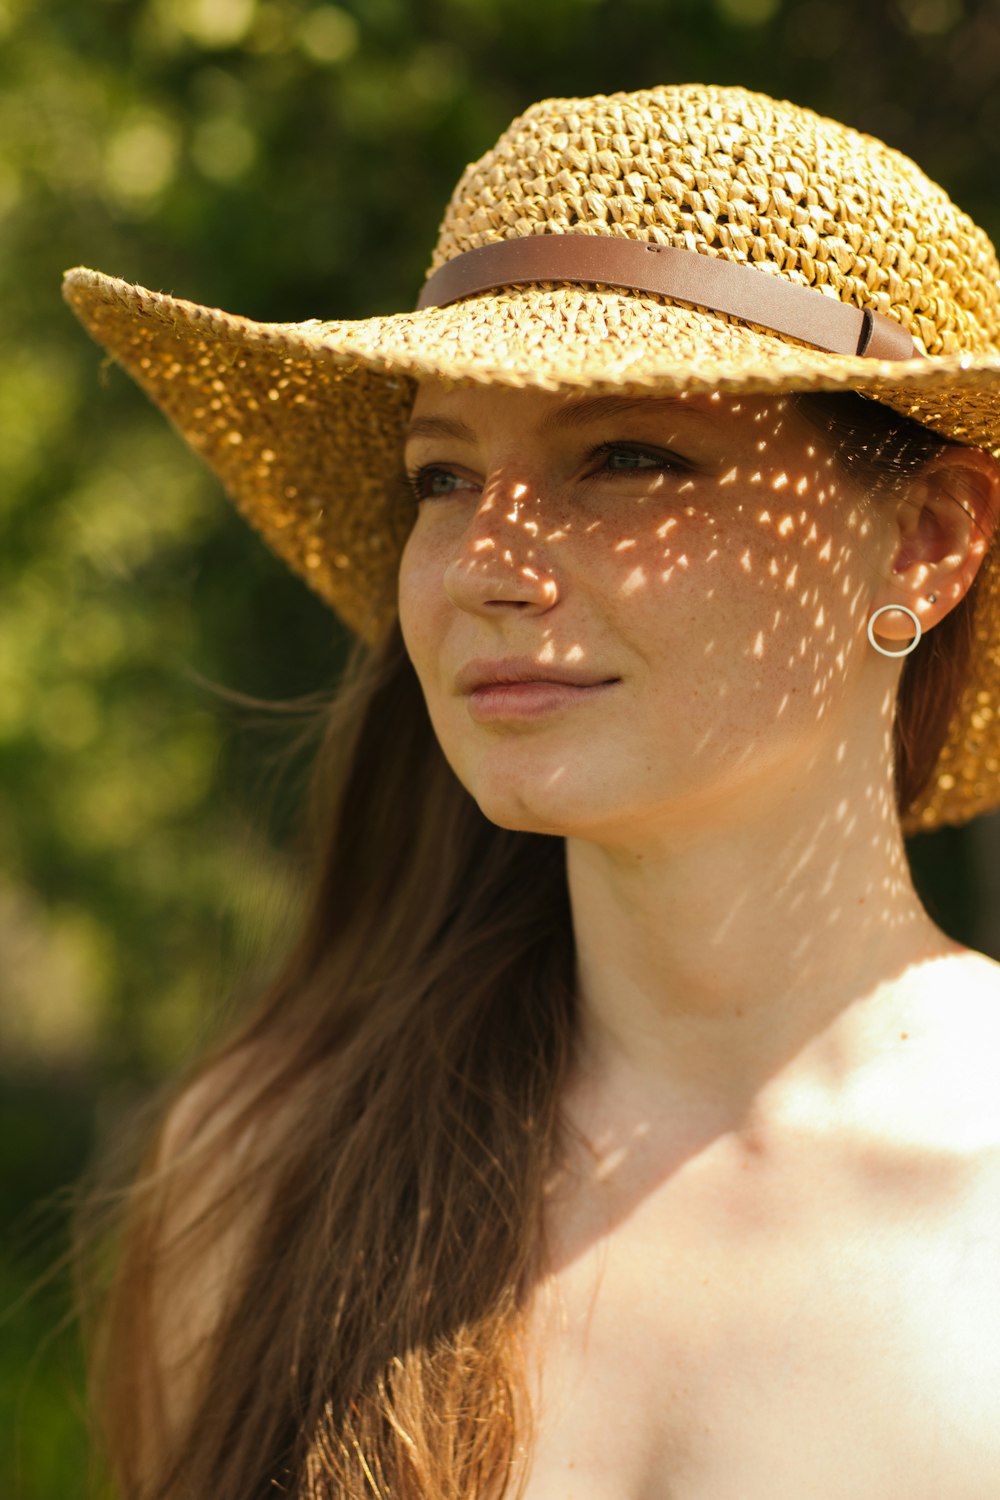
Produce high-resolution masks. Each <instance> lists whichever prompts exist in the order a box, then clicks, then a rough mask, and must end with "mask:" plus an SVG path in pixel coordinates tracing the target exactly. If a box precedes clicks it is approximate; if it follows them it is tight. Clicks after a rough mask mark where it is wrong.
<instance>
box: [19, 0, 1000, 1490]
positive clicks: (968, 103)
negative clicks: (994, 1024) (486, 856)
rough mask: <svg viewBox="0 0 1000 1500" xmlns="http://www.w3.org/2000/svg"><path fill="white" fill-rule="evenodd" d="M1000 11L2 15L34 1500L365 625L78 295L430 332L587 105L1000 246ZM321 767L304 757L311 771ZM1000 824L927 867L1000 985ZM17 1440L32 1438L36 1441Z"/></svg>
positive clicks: (236, 0)
mask: <svg viewBox="0 0 1000 1500" xmlns="http://www.w3.org/2000/svg"><path fill="white" fill-rule="evenodd" d="M998 76H1000V5H998V3H996V0H883V3H880V0H418V3H409V4H408V3H406V0H345V3H343V4H338V5H331V4H326V3H310V0H0V79H2V89H0V329H2V332H3V339H2V346H0V347H2V350H3V356H2V358H0V526H2V528H3V543H2V548H0V577H2V587H0V1169H2V1170H0V1417H2V1423H3V1427H2V1435H0V1495H3V1496H4V1497H17V1500H71V1497H75V1496H77V1495H83V1494H84V1493H85V1487H84V1482H83V1479H82V1477H81V1476H82V1475H83V1473H84V1469H85V1443H84V1433H83V1427H82V1424H81V1421H80V1416H79V1406H80V1400H79V1393H78V1381H79V1349H78V1347H77V1339H76V1337H75V1335H74V1333H73V1332H72V1330H68V1331H59V1327H58V1325H59V1324H60V1321H61V1320H62V1319H63V1317H64V1314H65V1312H66V1307H67V1287H66V1283H65V1278H62V1277H58V1278H55V1279H54V1280H50V1281H49V1282H48V1283H47V1284H45V1285H44V1287H43V1288H42V1289H41V1290H37V1291H36V1292H35V1293H34V1294H33V1295H32V1296H30V1297H28V1298H25V1295H24V1294H25V1290H26V1288H28V1287H29V1286H30V1285H31V1283H32V1280H33V1278H34V1277H37V1275H38V1274H39V1273H40V1272H41V1271H43V1270H44V1269H45V1267H46V1266H47V1265H48V1264H50V1262H51V1261H52V1259H53V1257H54V1256H55V1255H57V1254H58V1252H59V1251H60V1249H61V1248H62V1244H63V1238H62V1237H63V1234H64V1199H65V1189H66V1188H67V1186H68V1185H69V1184H71V1183H72V1182H73V1181H74V1179H75V1177H76V1175H77V1174H78V1173H79V1171H80V1170H81V1168H82V1166H83V1164H84V1162H85V1161H86V1160H87V1159H88V1157H89V1155H90V1153H91V1152H92V1150H93V1149H94V1146H95V1144H96V1143H97V1142H98V1141H99V1140H100V1139H102V1138H103V1137H104V1136H106V1135H107V1134H109V1133H113V1132H114V1131H115V1130H116V1129H117V1128H119V1127H120V1125H121V1122H122V1121H123V1120H125V1119H126V1118H127V1117H128V1115H129V1111H130V1110H131V1109H133V1108H134V1107H135V1104H136V1102H137V1101H141V1100H142V1099H143V1098H144V1097H146V1096H147V1095H148V1093H149V1091H150V1090H151V1089H152V1088H153V1087H154V1086H155V1085H156V1083H157V1082H158V1081H159V1080H162V1079H163V1078H164V1077H166V1076H168V1075H169V1074H171V1073H172V1072H173V1071H174V1070H176V1069H177V1068H179V1067H180V1066H182V1065H183V1063H184V1062H185V1061H186V1060H187V1059H188V1058H189V1057H190V1056H191V1055H192V1054H193V1053H195V1052H197V1051H198V1049H199V1048H200V1047H201V1046H203V1045H204V1042H205V1040H206V1038H207V1037H208V1036H209V1035H210V1034H211V1033H212V1031H213V1029H214V1028H215V1027H216V1026H218V1025H220V1024H222V1022H223V1020H224V1017H225V1014H226V1013H227V1007H230V1006H232V1005H234V1004H237V1003H238V1000H234V999H233V997H234V996H237V995H238V994H239V992H240V987H241V985H244V984H250V983H252V982H253V977H254V976H255V975H257V974H259V972H260V971H261V969H262V967H264V966H266V963H267V955H268V953H269V952H273V950H274V947H275V944H276V943H277V942H279V940H280V934H281V933H282V932H284V931H286V930H287V926H286V924H287V922H288V921H289V919H290V913H293V912H294V907H295V901H296V893H297V891H298V889H299V881H300V878H301V875H300V860H299V854H298V849H299V844H298V833H297V830H298V822H297V810H298V806H299V795H300V791H301V785H302V778H303V775H304V771H305V768H306V766H307V764H308V755H309V740H308V734H306V735H305V738H304V740H303V741H302V743H299V740H300V739H301V738H302V729H303V719H302V716H301V715H300V714H299V713H297V712H296V711H293V710H285V711H280V712H277V713H274V714H267V713H263V712H259V711H248V710H247V709H246V708H245V707H240V706H239V704H237V703H235V702H234V701H233V700H232V699H231V698H227V696H226V690H233V691H234V692H235V693H240V694H247V695H251V696H252V697H255V698H262V699H267V700H280V701H282V702H285V703H289V702H291V703H294V702H295V700H297V699H298V698H299V697H300V696H301V695H311V694H323V693H325V692H327V691H328V690H329V688H330V687H331V685H332V684H333V683H334V682H335V680H336V676H337V673H338V671H339V669H340V665H341V663H342V660H343V653H344V646H345V642H344V639H343V636H342V633H341V631H340V629H339V627H338V625H337V622H336V621H335V620H334V619H333V617H332V616H331V615H330V614H329V612H328V611H327V610H326V609H325V607H324V606H323V605H322V604H321V603H320V602H319V601H318V600H317V599H315V598H314V597H313V596H312V595H311V594H310V593H309V591H308V590H307V588H306V587H305V585H304V584H301V583H300V582H299V581H298V580H297V579H295V578H293V577H292V576H291V575H290V574H286V571H285V569H284V568H283V566H282V565H281V564H279V563H278V562H277V561H276V560H275V559H274V558H272V556H271V555H270V554H269V553H268V552H267V550H266V549H265V548H264V546H263V544H262V543H260V542H259V541H258V540H257V538H256V536H255V534H254V533H252V532H251V531H250V529H249V528H248V527H247V526H246V525H245V523H244V522H243V521H242V520H241V519H240V518H239V517H238V516H237V515H236V513H235V512H234V511H233V510H231V508H230V507H229V505H228V503H227V502H226V501H225V499H224V497H223V495H222V493H221V491H220V490H219V489H218V488H217V485H216V483H215V481H214V480H212V479H211V477H210V476H209V475H208V473H207V471H204V470H203V469H202V468H201V466H200V464H199V462H198V460H197V459H196V458H195V457H194V456H193V454H191V453H190V452H189V450H188V449H186V448H185V447H184V445H183V444H182V443H181V441H180V440H179V439H178V438H177V437H176V436H175V435H174V434H173V432H172V431H171V430H170V429H169V428H168V427H167V425H166V423H165V422H164V421H163V420H162V418H160V417H159V416H158V414H156V413H155V412H154V411H153V409H152V408H151V407H150V406H149V405H148V404H147V402H146V401H145V398H144V397H143V396H142V395H141V394H140V393H139V392H138V390H136V389H135V388H133V386H132V385H131V384H130V383H129V381H128V380H127V379H126V377H125V376H124V375H122V373H121V372H120V371H118V370H117V369H115V368H114V367H109V366H108V365H107V364H106V363H105V362H104V361H103V360H102V357H101V352H100V351H99V350H98V349H97V347H96V346H95V345H94V344H92V343H91V342H90V341H89V339H88V338H87V336H86V335H85V334H84V333H83V331H82V330H81V329H80V327H79V326H78V325H77V324H76V321H75V320H74V319H73V317H72V316H71V314H70V313H69V312H68V310H66V308H65V307H64V306H63V304H62V302H61V300H60V295H59V280H60V276H61V273H62V271H63V270H64V269H66V268H68V267H70V266H73V265H76V264H84V265H89V266H94V267H97V268H99V269H102V270H105V271H109V272H111V273H113V274H115V275H119V276H122V277H124V278H126V279H128V280H132V281H136V282H140V283H141V284H143V285H145V286H147V287H152V288H156V289H160V290H166V291H171V292H175V293H177V294H180V295H182V296H187V297H190V298H192V299H194V300H196V301H200V302H207V303H211V304H216V305H220V306H224V307H227V308H229V309H230V310H232V311H237V312H243V313H247V314H250V315H252V316H254V317H256V318H260V319H277V320H282V321H284V320H288V319H298V318H309V317H317V316H319V317H321V316H324V315H328V316H338V317H339V316H347V317H352V316H356V317H365V316H369V315H371V314H375V313H383V312H393V311H400V310H403V309H406V308H409V307H411V306H412V305H413V302H414V300H415V297H416V294H417V291H418V288H419V286H420V284H421V281H422V279H423V274H424V270H425V266H426V263H427V260H428V258H429V254H430V250H431V247H432V245H433V243H434V240H435V237H436V232H437V226H438V223H439V219H440V216H441V212H442V209H443V206H444V203H445V201H446V199H447V197H448V195H449V193H450V191H451V188H452V186H453V185H454V183H455V181H456V179H457V178H458V175H459V173H460V172H461V170H462V169H463V168H464V166H465V165H466V163H467V162H469V161H470V160H472V159H474V158H475V157H477V156H479V155H480V154H481V153H482V152H483V151H484V150H486V149H487V148H488V147H489V146H490V145H491V144H492V143H493V141H494V140H495V139H496V137H497V135H498V134H499V133H500V131H501V130H502V129H503V128H504V127H505V126H506V125H507V124H508V123H509V121H510V120H511V119H512V118H513V116H514V115H515V114H517V113H518V112H519V111H520V110H522V109H523V108H525V107H526V106H527V105H528V104H530V103H532V102H533V101H535V100H536V99H540V98H544V97H547V96H551V95H573V94H590V93H595V92H605V93H607V92H613V91H615V90H618V89H635V88H641V87H646V86H650V85H653V84H656V83H665V82H718V83H742V84H745V85H747V86H749V87H752V88H760V89H763V90H764V91H765V92H768V93H771V94H775V95H779V96H783V97H787V98H791V99H794V100H795V101H796V102H798V103H802V104H807V105H809V106H811V107H812V108H814V109H817V110H819V111H820V112H822V113H826V114H830V115H833V116H835V117H836V118H838V119H841V120H844V121H845V122H847V123H849V124H852V125H855V126H857V127H859V128H861V129H864V130H867V131H870V132H872V133H874V134H876V135H878V136H880V137H882V138H883V139H885V140H887V141H888V142H890V143H891V144H892V145H895V146H897V147H900V148H901V149H902V150H904V151H906V152H907V153H908V154H910V155H911V156H913V157H915V159H916V160H917V161H918V162H919V163H920V164H921V165H922V166H923V167H924V168H925V170H927V171H928V172H929V173H930V175H931V176H932V177H934V178H936V179H937V180H938V181H940V182H941V183H942V184H943V185H944V186H945V187H946V188H947V189H948V190H949V192H950V193H951V194H952V196H953V197H954V198H955V199H956V200H957V202H958V203H959V204H960V205H961V206H962V207H963V208H965V209H966V210H967V211H968V212H969V213H971V214H972V216H973V217H974V218H976V219H978V220H979V222H981V223H982V224H983V225H984V227H985V228H986V229H987V231H988V232H989V233H990V234H991V235H992V237H993V238H994V240H997V239H1000V191H998V189H1000V89H998V87H997V80H998ZM297 737H298V739H297ZM997 845H998V822H997V819H996V817H991V818H985V819H979V820H977V822H976V823H974V824H972V825H971V826H970V827H968V828H965V829H960V830H943V831H942V832H940V833H937V834H932V835H921V836H919V837H917V838H915V839H913V840H911V841H910V844H909V845H908V849H909V853H910V857H911V861H912V864H913V869H914V875H915V879H916V881H917V885H918V888H919V889H920V890H921V892H922V894H923V895H924V899H925V901H926V903H927V905H928V906H929V908H930V909H931V910H932V912H933V913H934V914H935V916H936V917H937V919H938V921H939V922H940V923H941V925H942V926H944V927H945V929H946V930H948V931H949V932H951V933H952V934H953V935H955V936H957V937H959V938H960V939H961V940H962V941H964V942H968V943H971V944H973V945H974V946H976V947H979V948H981V949H983V950H984V951H986V952H990V953H992V954H994V955H995V956H998V957H1000V930H998V926H997V920H996V912H997V910H998V909H1000V906H998V899H997V898H998V896H1000V856H998V853H997ZM8 1436H10V1437H11V1440H10V1441H8Z"/></svg>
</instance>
